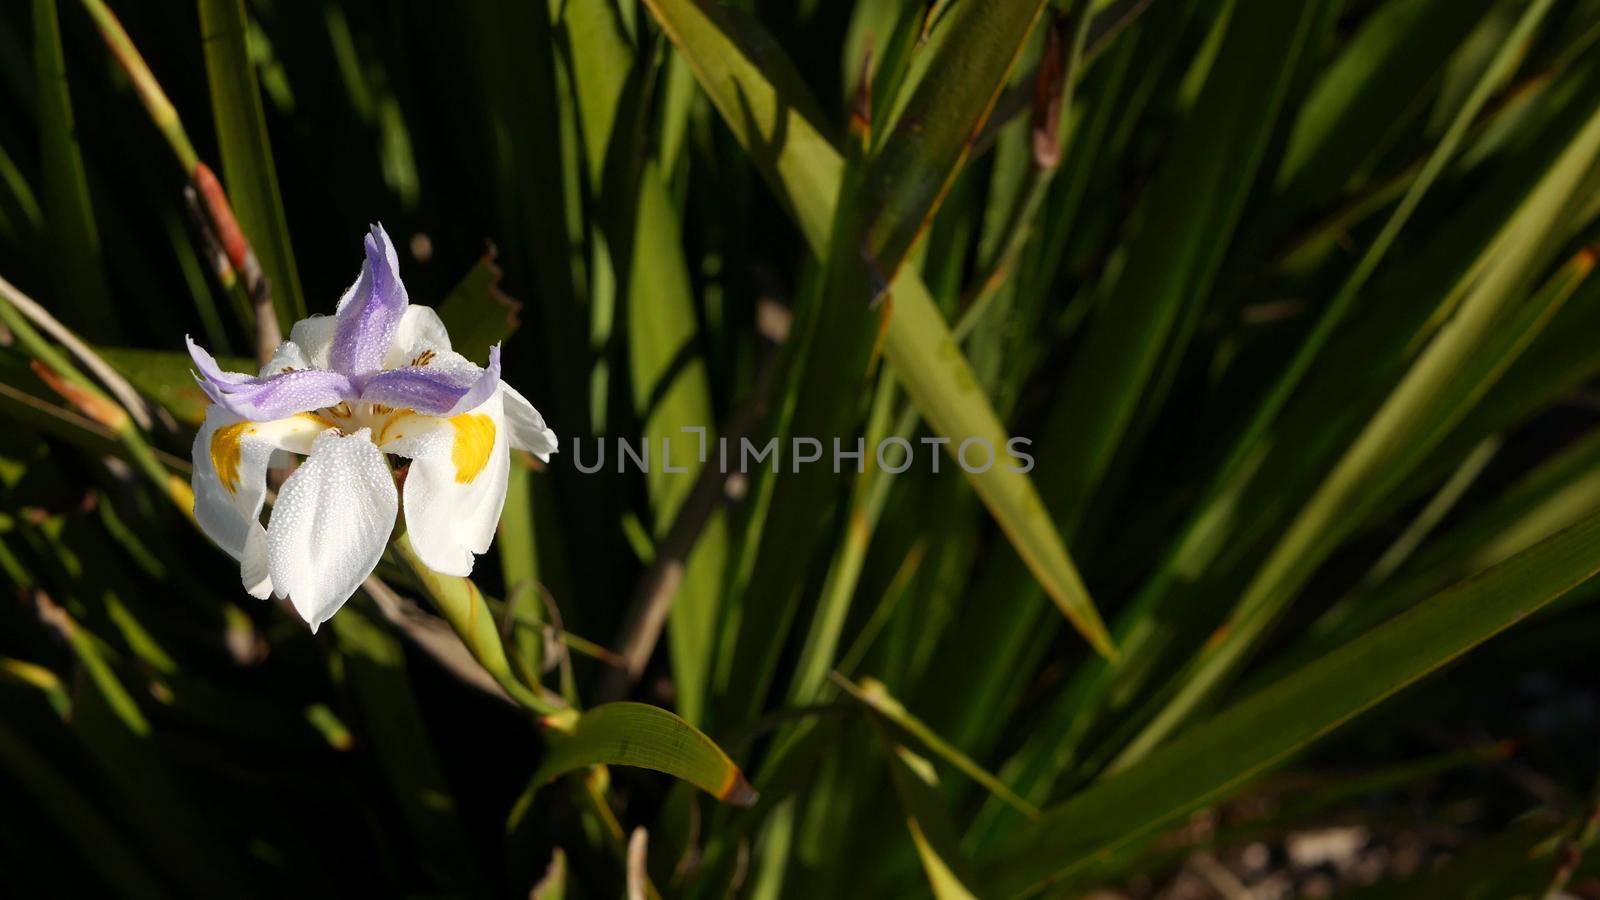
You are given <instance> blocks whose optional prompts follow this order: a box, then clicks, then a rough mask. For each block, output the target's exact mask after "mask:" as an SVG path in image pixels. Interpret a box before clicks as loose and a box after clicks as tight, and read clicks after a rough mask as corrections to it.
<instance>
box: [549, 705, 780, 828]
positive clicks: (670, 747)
mask: <svg viewBox="0 0 1600 900" xmlns="http://www.w3.org/2000/svg"><path fill="white" fill-rule="evenodd" d="M601 764H607V765H617V766H639V767H640V768H644V769H654V770H655V771H657V772H665V773H667V774H668V775H672V776H675V777H677V778H682V779H683V780H684V781H687V782H689V783H690V784H692V785H694V786H696V787H698V788H700V789H701V790H704V791H706V792H707V793H709V794H711V795H712V796H714V797H716V798H717V799H718V800H721V801H723V802H724V803H731V804H733V805H735V806H749V805H751V804H753V803H755V802H756V792H755V790H754V789H752V788H751V787H750V783H749V782H747V781H745V777H744V774H743V773H742V772H740V771H739V767H738V766H736V765H734V764H733V760H731V759H729V758H728V754H726V753H723V752H722V748H721V747H718V746H717V745H716V743H715V742H713V741H712V740H711V739H710V738H708V737H706V736H705V735H704V734H701V733H700V732H699V731H698V730H697V729H696V728H695V727H694V726H693V725H690V724H689V723H688V722H685V721H684V720H682V719H680V718H678V717H677V716H675V715H673V714H672V713H670V712H667V711H666V710H664V709H662V708H660V707H658V706H650V705H648V704H645V703H629V702H622V703H606V704H602V705H600V706H596V707H595V708H594V709H591V710H589V711H588V712H586V713H584V714H583V715H581V716H579V717H578V718H577V721H576V722H575V723H573V724H572V725H571V726H570V728H569V729H568V730H566V731H565V733H553V734H552V735H551V736H550V749H549V751H548V752H546V753H545V757H544V762H542V763H541V764H540V765H539V771H537V772H535V773H534V775H533V780H534V782H535V783H544V782H546V781H549V780H551V779H553V778H555V777H557V776H559V775H562V774H564V773H566V772H571V771H574V770H577V769H581V768H583V767H585V766H594V765H601Z"/></svg>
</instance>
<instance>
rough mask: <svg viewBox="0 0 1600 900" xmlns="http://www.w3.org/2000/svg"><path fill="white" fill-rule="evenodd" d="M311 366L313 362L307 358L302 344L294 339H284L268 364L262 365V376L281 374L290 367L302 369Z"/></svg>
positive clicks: (297, 369)
mask: <svg viewBox="0 0 1600 900" xmlns="http://www.w3.org/2000/svg"><path fill="white" fill-rule="evenodd" d="M309 368H311V362H310V360H308V359H306V354H305V351H303V350H301V349H300V345H299V344H296V343H295V342H294V341H284V342H283V343H281V344H279V345H278V349H276V350H274V351H272V358H271V359H269V360H267V364H266V365H264V366H262V367H261V377H262V378H267V377H270V376H272V375H281V374H283V373H284V372H286V371H288V370H289V369H294V370H296V371H302V370H305V369H309Z"/></svg>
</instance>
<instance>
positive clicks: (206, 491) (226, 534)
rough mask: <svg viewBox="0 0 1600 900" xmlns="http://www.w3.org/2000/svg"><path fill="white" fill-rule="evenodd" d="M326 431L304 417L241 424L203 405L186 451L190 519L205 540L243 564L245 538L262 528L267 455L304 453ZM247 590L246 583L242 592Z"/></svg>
mask: <svg viewBox="0 0 1600 900" xmlns="http://www.w3.org/2000/svg"><path fill="white" fill-rule="evenodd" d="M326 427H327V426H326V425H324V424H323V423H321V422H319V421H317V420H316V419H315V418H314V417H312V416H309V415H297V416H290V417H289V418H287V419H279V420H277V421H274V422H247V421H245V420H243V419H240V418H239V417H238V416H235V415H234V414H232V413H230V412H228V411H227V410H225V409H223V408H222V407H220V406H215V405H213V406H210V407H208V408H207V409H206V420H205V423H204V424H203V425H201V426H200V431H199V432H198V433H197V434H196V435H195V437H194V445H193V447H192V448H191V453H190V456H191V458H192V459H193V462H194V473H193V475H192V476H191V478H190V485H191V486H192V487H193V489H194V515H195V520H196V521H197V522H198V523H199V524H200V529H201V530H202V531H204V532H205V533H206V536H208V537H210V538H211V539H212V540H213V541H216V543H217V546H219V547H221V548H222V549H224V550H226V551H228V554H229V555H231V556H232V557H233V558H234V559H239V560H244V558H245V557H246V555H247V553H246V551H247V549H248V544H249V542H250V540H251V539H252V538H253V537H254V536H255V534H256V532H259V531H261V530H262V529H261V522H260V516H261V505H262V503H263V502H264V501H265V499H266V493H267V481H266V479H267V464H268V461H269V460H270V459H271V457H272V454H273V453H274V452H275V451H277V450H280V449H281V450H288V451H292V452H297V453H305V452H307V451H309V450H310V449H311V442H312V440H313V439H314V438H315V437H316V435H317V433H318V432H320V431H322V430H323V429H324V428H326ZM219 467H220V468H221V470H222V471H221V472H219V471H218V470H219ZM247 580H248V576H247ZM252 587H254V585H253V584H249V583H247V584H246V588H247V589H248V588H252Z"/></svg>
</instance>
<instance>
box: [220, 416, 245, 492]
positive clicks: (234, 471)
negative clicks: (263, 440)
mask: <svg viewBox="0 0 1600 900" xmlns="http://www.w3.org/2000/svg"><path fill="white" fill-rule="evenodd" d="M255 433H256V423H254V422H235V423H234V424H232V425H229V426H228V427H226V428H218V429H217V430H216V431H215V432H213V433H212V435H211V467H212V468H214V469H216V470H217V480H218V481H221V482H222V487H223V488H224V489H225V490H227V492H228V493H230V494H237V493H238V492H239V460H240V457H241V456H242V455H243V453H244V451H243V450H242V448H241V447H240V446H239V444H240V442H241V441H243V440H244V436H245V435H247V434H255Z"/></svg>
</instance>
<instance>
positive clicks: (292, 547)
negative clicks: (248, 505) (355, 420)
mask: <svg viewBox="0 0 1600 900" xmlns="http://www.w3.org/2000/svg"><path fill="white" fill-rule="evenodd" d="M397 505H398V502H397V499H396V497H395V490H394V479H393V477H392V476H391V475H390V473H389V466H388V464H387V463H386V462H385V461H384V457H383V451H381V450H379V449H378V448H377V445H375V444H373V443H372V437H371V433H370V432H369V431H368V430H367V429H365V428H363V429H361V430H360V431H358V432H356V433H355V434H353V435H350V436H348V437H346V436H342V435H340V434H339V433H338V432H335V431H328V432H324V433H323V434H321V435H319V436H318V437H317V441H316V444H315V446H313V447H312V449H311V457H310V458H309V459H307V460H306V462H305V464H304V465H302V466H301V467H300V468H299V469H297V470H295V473H294V474H293V475H291V476H289V480H288V481H286V482H284V483H283V489H282V490H280V491H279V492H278V503H277V505H276V506H274V507H273V509H272V518H271V520H270V521H269V522H268V523H267V568H268V571H269V573H270V574H271V576H272V589H273V592H274V593H276V594H277V595H278V596H279V597H285V596H287V597H288V598H289V599H290V601H291V602H293V603H294V608H295V610H296V611H297V612H299V613H300V617H301V618H303V619H305V620H306V623H307V624H309V625H310V626H311V630H312V631H316V630H317V626H319V625H321V624H322V623H323V622H326V621H328V619H329V618H331V617H332V616H333V614H334V613H335V612H337V611H338V609H339V607H341V606H343V605H344V602H345V601H346V600H348V599H350V595H351V594H354V593H355V592H356V588H357V587H359V586H360V585H361V582H362V580H363V579H365V578H366V577H367V576H368V575H370V574H372V570H373V568H375V567H376V566H377V565H378V559H379V557H381V556H383V548H384V545H385V544H387V543H388V541H389V532H390V531H391V530H392V529H393V527H394V516H395V509H396V507H397Z"/></svg>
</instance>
